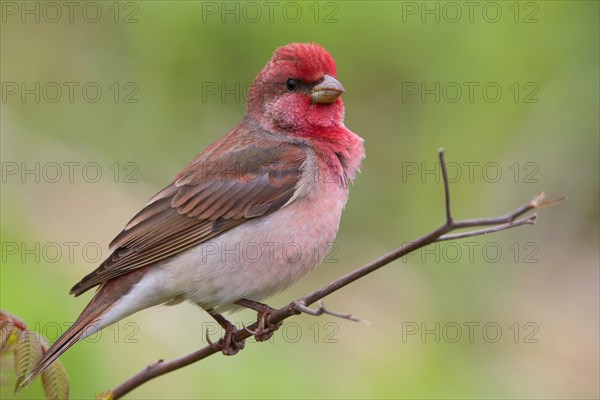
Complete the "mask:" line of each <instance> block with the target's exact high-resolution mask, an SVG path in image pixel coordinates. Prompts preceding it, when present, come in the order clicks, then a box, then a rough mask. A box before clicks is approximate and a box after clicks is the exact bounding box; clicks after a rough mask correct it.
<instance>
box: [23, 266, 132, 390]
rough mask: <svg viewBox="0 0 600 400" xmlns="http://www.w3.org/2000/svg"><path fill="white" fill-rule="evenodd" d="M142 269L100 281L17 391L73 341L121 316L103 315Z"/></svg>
mask: <svg viewBox="0 0 600 400" xmlns="http://www.w3.org/2000/svg"><path fill="white" fill-rule="evenodd" d="M141 272H142V271H141V270H137V271H134V272H132V273H129V274H127V275H124V276H121V277H118V278H114V279H112V280H110V281H108V282H105V283H104V284H102V285H101V286H100V288H99V289H98V291H97V292H96V295H95V296H94V297H93V298H92V300H91V301H90V303H89V304H88V305H87V306H86V307H85V309H84V310H83V312H82V313H81V315H79V317H78V318H77V320H76V321H75V323H73V325H71V327H70V328H69V329H67V331H66V332H65V333H64V334H63V335H62V336H61V337H59V338H58V340H57V341H56V342H54V344H53V345H52V346H50V348H49V349H48V351H46V352H45V353H44V355H43V356H42V359H41V360H40V361H39V362H38V363H37V365H36V366H35V367H34V368H33V369H32V370H31V372H30V373H29V375H27V377H26V378H25V379H24V380H23V381H22V382H21V383H20V384H19V388H18V390H20V389H23V388H25V387H27V386H29V384H30V383H31V382H33V381H34V380H35V378H37V376H38V375H39V374H41V373H42V372H43V371H44V370H45V369H46V368H48V366H49V365H50V364H52V363H53V362H54V361H56V359H57V358H58V357H60V356H61V355H62V354H63V353H64V352H65V351H67V350H68V349H69V348H70V347H71V346H73V345H74V344H75V343H77V342H78V341H80V340H82V339H85V338H86V337H88V336H90V335H92V334H94V333H96V332H98V331H99V330H101V329H103V328H105V327H106V326H108V325H111V324H112V323H114V322H116V321H118V320H119V319H121V318H124V317H125V316H126V315H118V316H114V318H113V317H112V316H111V317H110V318H104V317H106V316H107V313H108V311H110V309H111V308H112V307H113V306H114V305H115V304H116V303H117V302H118V301H119V299H121V298H122V297H123V296H125V295H126V294H127V293H128V292H129V291H130V290H131V288H132V287H133V286H134V285H135V283H137V282H138V281H139V280H140V278H141V276H142V275H143V274H142V273H141ZM127 314H129V313H127Z"/></svg>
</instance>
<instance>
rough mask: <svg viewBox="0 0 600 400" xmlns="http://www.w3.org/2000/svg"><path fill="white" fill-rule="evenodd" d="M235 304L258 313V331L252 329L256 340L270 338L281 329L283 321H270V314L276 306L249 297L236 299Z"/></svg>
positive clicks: (261, 340) (260, 340) (262, 340)
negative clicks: (273, 322)
mask: <svg viewBox="0 0 600 400" xmlns="http://www.w3.org/2000/svg"><path fill="white" fill-rule="evenodd" d="M235 304H237V305H240V306H243V307H246V308H250V309H252V310H254V311H256V312H257V313H258V317H257V320H256V323H257V325H258V327H257V328H256V331H254V332H252V331H250V333H252V334H253V335H254V337H255V338H256V340H257V341H259V342H264V341H267V340H269V339H270V338H271V336H273V333H275V331H276V330H277V329H279V327H280V326H281V325H282V324H283V322H278V323H276V324H272V323H270V322H269V321H268V320H269V316H270V315H271V314H273V312H274V311H277V310H276V309H275V308H272V307H269V306H268V305H266V304H263V303H259V302H257V301H253V300H248V299H240V300H238V301H236V302H235Z"/></svg>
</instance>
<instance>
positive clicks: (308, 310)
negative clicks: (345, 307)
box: [294, 301, 370, 324]
mask: <svg viewBox="0 0 600 400" xmlns="http://www.w3.org/2000/svg"><path fill="white" fill-rule="evenodd" d="M294 308H295V309H296V310H298V311H300V312H302V313H304V314H308V315H312V316H314V317H318V316H320V315H323V314H326V315H331V316H333V317H338V318H342V319H347V320H348V321H354V322H363V323H365V324H369V323H370V322H369V321H365V320H364V319H360V318H356V317H354V316H352V314H342V313H338V312H335V311H330V310H328V309H326V308H325V305H324V304H323V302H322V301H320V302H319V308H317V309H316V310H313V309H312V308H310V307H307V306H305V305H304V304H302V303H296V304H294Z"/></svg>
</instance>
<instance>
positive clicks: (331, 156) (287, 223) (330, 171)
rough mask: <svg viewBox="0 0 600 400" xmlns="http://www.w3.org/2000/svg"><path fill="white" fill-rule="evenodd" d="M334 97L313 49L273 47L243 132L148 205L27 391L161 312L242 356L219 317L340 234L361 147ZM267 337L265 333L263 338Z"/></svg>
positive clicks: (294, 271)
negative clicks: (149, 313) (188, 317)
mask: <svg viewBox="0 0 600 400" xmlns="http://www.w3.org/2000/svg"><path fill="white" fill-rule="evenodd" d="M343 92H344V88H343V87H342V85H341V84H340V83H339V82H338V81H337V80H336V66H335V62H334V60H333V58H332V57H331V56H330V55H329V53H328V52H327V51H326V50H325V49H323V48H322V47H321V46H319V45H317V44H314V43H309V44H303V43H293V44H288V45H286V46H283V47H280V48H279V49H277V50H276V51H275V54H274V55H273V58H272V59H271V60H270V61H269V62H268V63H267V65H266V66H265V68H264V69H263V70H262V71H261V72H260V73H259V74H258V76H257V77H256V79H255V80H254V82H253V83H252V86H251V88H250V90H249V92H248V101H247V106H246V112H245V114H244V117H243V119H242V121H241V123H240V124H239V125H238V126H237V127H236V128H235V129H233V130H232V131H231V132H229V133H228V134H227V135H225V136H223V137H222V138H221V139H219V140H218V141H217V142H215V143H214V144H212V145H211V146H209V147H208V148H207V149H206V150H204V151H203V152H202V153H201V154H200V155H199V156H198V157H196V159H195V160H194V161H193V162H192V163H191V164H189V165H188V166H187V167H186V168H185V169H184V170H183V172H181V173H180V174H179V175H177V177H176V178H175V180H174V181H173V182H172V183H171V184H170V185H169V186H167V187H166V188H164V189H163V190H161V191H160V192H159V193H158V194H156V195H155V196H154V197H152V198H151V199H150V201H149V202H148V204H147V205H146V207H144V208H143V209H142V210H141V211H140V212H139V213H138V214H137V215H135V217H133V219H132V220H131V221H129V223H128V224H127V225H126V226H125V229H124V230H123V231H122V232H121V233H120V234H119V235H117V237H116V238H115V239H114V240H113V241H112V243H111V245H110V248H111V250H113V253H112V254H111V255H110V256H109V257H108V258H107V259H106V260H105V261H104V262H103V263H102V264H101V265H100V266H99V267H98V268H97V269H96V270H95V271H93V272H92V273H90V274H89V275H87V276H85V277H84V278H83V279H82V280H81V281H80V282H79V283H77V284H76V285H75V286H74V287H73V288H72V289H71V293H72V294H74V295H75V296H78V295H80V294H82V293H84V292H85V291H87V290H89V289H91V288H93V287H95V286H99V288H98V290H97V293H96V295H95V296H94V297H93V298H92V300H91V301H90V303H89V304H88V305H87V307H86V308H85V309H84V310H83V312H82V313H81V315H80V316H79V318H77V321H75V323H74V324H73V325H72V326H71V327H70V328H69V329H68V330H67V331H66V332H65V333H64V334H63V335H62V336H61V337H60V338H59V339H58V340H57V341H56V342H55V343H54V344H53V345H52V347H50V349H48V351H47V352H46V353H45V354H44V356H43V358H42V360H41V361H40V362H39V363H38V364H37V366H36V367H35V368H34V369H33V370H32V371H31V373H30V374H29V375H28V377H27V378H26V379H25V380H24V382H23V383H22V386H26V385H28V384H29V383H30V382H32V381H33V379H35V377H36V376H37V375H39V374H40V373H41V372H42V371H43V370H44V369H45V368H46V367H48V365H50V364H51V363H52V362H53V361H54V360H56V359H57V358H58V357H59V356H60V355H61V354H62V353H64V352H65V351H66V350H67V349H68V348H69V347H71V346H72V345H73V344H75V343H76V342H78V341H79V340H82V339H83V338H85V337H87V336H89V335H91V334H93V333H95V332H98V331H99V330H101V329H103V328H105V327H107V326H109V325H111V324H113V323H115V322H117V321H119V320H121V319H123V318H125V317H127V316H128V315H130V314H132V313H135V312H137V311H140V310H142V309H144V308H148V307H152V306H155V305H159V304H169V305H170V304H177V303H180V302H182V301H184V300H187V301H190V302H192V303H194V304H197V305H199V306H200V307H202V308H203V309H204V310H206V311H207V312H208V313H209V314H210V315H212V316H213V317H214V318H215V319H216V320H217V322H219V324H220V325H221V326H222V327H223V328H224V329H225V332H226V334H225V340H223V341H222V342H220V344H217V345H218V346H220V349H221V350H222V351H223V352H224V353H225V354H233V353H235V352H237V351H238V350H239V349H240V348H242V347H243V342H242V343H240V342H235V341H234V340H233V339H232V335H231V332H232V331H233V330H234V327H233V325H232V324H231V323H230V322H228V321H227V320H226V319H225V318H224V317H223V316H222V315H221V314H220V313H221V312H223V311H231V310H233V309H235V308H239V307H242V306H243V307H249V308H252V309H254V310H256V311H257V312H258V315H259V321H262V322H263V323H262V324H259V327H260V329H259V331H258V332H256V335H257V337H258V339H263V340H264V339H265V338H266V337H268V336H269V334H270V333H272V332H269V327H268V326H264V320H265V315H268V313H269V312H270V311H272V309H271V308H270V307H268V306H266V305H264V304H261V303H258V301H260V300H262V299H264V298H266V297H268V296H270V295H273V294H275V293H276V292H279V291H281V290H283V289H285V288H287V287H289V286H290V285H291V284H293V283H294V282H296V281H297V280H298V279H299V278H300V277H302V276H304V275H305V274H306V273H307V272H309V271H310V270H312V269H313V268H314V267H315V266H316V265H318V264H319V263H320V262H321V261H322V260H323V258H324V256H325V253H326V250H327V249H328V246H329V245H330V244H331V243H332V242H333V240H334V238H335V235H336V233H337V230H338V226H339V222H340V216H341V213H342V209H343V208H344V205H345V204H346V200H347V199H348V181H352V180H353V179H354V177H355V174H356V172H357V170H358V168H359V167H360V162H361V160H362V159H363V158H364V148H363V145H362V142H363V140H362V139H361V138H360V137H359V136H357V135H356V134H354V133H353V132H351V131H350V130H348V129H347V128H346V127H345V126H344V105H343V103H342V100H341V99H340V98H339V96H340V95H341V94H342V93H343ZM270 328H271V330H272V328H273V327H270Z"/></svg>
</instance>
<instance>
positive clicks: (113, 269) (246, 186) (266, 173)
mask: <svg viewBox="0 0 600 400" xmlns="http://www.w3.org/2000/svg"><path fill="white" fill-rule="evenodd" d="M203 154H204V153H203ZM284 155H285V157H284ZM209 158H210V157H209ZM305 160H306V151H305V150H304V149H303V148H302V147H301V146H299V145H298V144H292V143H286V142H278V143H277V145H276V146H263V147H260V146H259V145H257V144H256V143H252V144H247V145H245V146H242V147H241V148H236V149H233V150H232V151H228V152H227V153H226V154H225V155H223V156H221V157H219V158H217V159H215V160H213V161H212V162H206V161H205V160H203V157H202V154H201V155H200V156H199V157H198V158H197V159H196V160H195V161H194V162H193V163H192V164H190V165H189V166H188V167H187V168H186V170H184V172H183V173H182V174H180V175H179V176H178V178H177V179H176V180H175V181H174V182H173V183H172V184H171V185H169V186H167V187H166V188H165V189H163V190H162V191H160V192H159V193H158V194H156V195H155V196H154V197H153V198H152V199H150V201H149V202H148V204H147V205H146V207H144V208H143V209H142V210H141V211H140V212H139V213H138V214H137V215H135V216H134V217H133V218H132V219H131V221H129V223H128V224H127V225H126V227H125V229H124V230H123V231H122V232H121V233H120V234H119V235H117V237H115V239H114V240H113V241H112V242H111V244H110V248H111V250H113V253H112V254H111V255H110V256H109V257H108V258H107V259H106V260H104V262H102V264H101V265H100V266H99V267H98V268H97V269H96V270H95V271H93V272H92V273H90V274H88V275H86V276H85V277H84V278H83V279H82V280H81V281H80V282H79V283H77V284H76V285H75V286H73V288H72V289H71V293H72V294H75V295H76V296H78V295H80V294H81V293H83V292H85V291H87V290H88V289H90V288H92V287H94V286H96V285H99V284H101V283H103V282H105V281H107V280H109V279H111V278H115V277H117V276H120V275H123V274H126V273H128V272H130V271H132V270H135V269H138V268H141V267H145V266H148V265H150V264H152V263H155V262H157V261H159V260H163V259H165V258H167V257H170V256H173V255H175V254H177V253H179V252H181V251H183V250H185V249H188V248H190V247H192V246H195V245H197V244H199V243H202V242H204V241H206V240H207V239H210V238H212V237H214V236H216V235H218V234H220V233H222V232H224V231H226V230H228V229H231V228H233V227H234V226H237V225H240V224H242V223H244V222H245V221H248V220H250V219H252V218H256V217H260V216H263V215H266V214H269V213H272V212H273V211H275V210H277V209H279V208H281V207H282V206H284V205H285V204H286V203H287V202H288V201H289V200H290V199H292V197H293V195H294V193H295V190H296V185H297V183H298V182H299V180H300V178H301V175H302V166H303V163H304V161H305Z"/></svg>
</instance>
